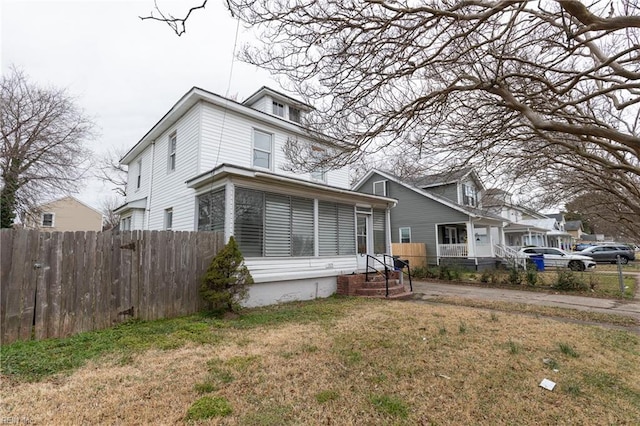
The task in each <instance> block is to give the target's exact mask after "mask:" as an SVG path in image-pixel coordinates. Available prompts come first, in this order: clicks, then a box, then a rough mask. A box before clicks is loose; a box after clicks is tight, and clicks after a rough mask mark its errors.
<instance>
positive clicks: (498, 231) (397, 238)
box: [353, 170, 508, 267]
mask: <svg viewBox="0 0 640 426" xmlns="http://www.w3.org/2000/svg"><path fill="white" fill-rule="evenodd" d="M353 189H354V190H355V191H358V192H364V193H367V194H373V195H378V196H384V197H390V198H395V199H397V200H398V204H397V206H396V207H395V208H394V209H391V211H390V222H391V226H390V228H391V241H392V243H424V244H426V249H427V258H428V263H429V264H440V263H441V261H442V260H443V259H450V258H456V259H457V260H458V262H459V263H462V264H466V265H467V266H475V267H479V266H483V265H495V261H496V257H498V256H504V252H503V247H504V233H503V227H504V226H505V224H506V223H507V222H508V221H507V220H506V219H504V218H502V217H500V216H497V215H494V214H492V213H488V212H485V211H483V210H482V209H481V208H480V207H481V206H480V203H479V200H480V198H481V197H480V195H481V193H482V191H483V190H484V186H483V185H482V182H481V181H480V179H479V178H478V176H477V174H476V173H475V172H474V171H473V170H465V171H463V172H456V173H450V174H446V175H443V174H440V175H431V176H424V177H421V178H420V179H417V180H415V181H414V182H411V183H408V182H406V181H403V180H401V179H400V178H398V177H397V176H394V175H392V174H390V173H387V172H383V171H380V170H371V171H370V172H369V173H367V174H366V175H365V176H364V177H363V178H362V179H361V180H360V181H359V182H358V183H357V184H356V185H354V187H353ZM461 259H465V261H460V260H461Z"/></svg>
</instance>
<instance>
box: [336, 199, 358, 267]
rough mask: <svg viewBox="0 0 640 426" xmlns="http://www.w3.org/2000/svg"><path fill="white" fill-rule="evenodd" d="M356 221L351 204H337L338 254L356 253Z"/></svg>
mask: <svg viewBox="0 0 640 426" xmlns="http://www.w3.org/2000/svg"><path fill="white" fill-rule="evenodd" d="M355 235H356V222H355V214H354V209H353V206H349V205H346V204H338V254H339V255H347V254H356V237H355Z"/></svg>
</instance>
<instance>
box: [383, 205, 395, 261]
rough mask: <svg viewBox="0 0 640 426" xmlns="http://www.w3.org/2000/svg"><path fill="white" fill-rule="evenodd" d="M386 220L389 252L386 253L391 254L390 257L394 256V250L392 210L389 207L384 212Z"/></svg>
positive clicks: (385, 237) (386, 237) (386, 239)
mask: <svg viewBox="0 0 640 426" xmlns="http://www.w3.org/2000/svg"><path fill="white" fill-rule="evenodd" d="M384 216H385V217H384V219H385V222H386V223H385V230H386V231H387V232H386V235H385V236H384V239H385V241H386V242H387V250H386V253H389V254H390V255H393V250H392V248H391V240H392V238H391V209H390V208H389V207H387V208H386V209H385V211H384Z"/></svg>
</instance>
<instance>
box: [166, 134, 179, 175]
mask: <svg viewBox="0 0 640 426" xmlns="http://www.w3.org/2000/svg"><path fill="white" fill-rule="evenodd" d="M177 145H178V134H177V133H176V132H173V133H172V134H171V135H170V136H169V150H168V151H169V161H168V163H169V164H168V165H169V171H170V172H172V171H174V170H175V169H176V146H177Z"/></svg>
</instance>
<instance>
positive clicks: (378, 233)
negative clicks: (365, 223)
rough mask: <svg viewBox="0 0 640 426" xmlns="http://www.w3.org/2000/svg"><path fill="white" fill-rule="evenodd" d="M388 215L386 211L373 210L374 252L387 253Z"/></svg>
mask: <svg viewBox="0 0 640 426" xmlns="http://www.w3.org/2000/svg"><path fill="white" fill-rule="evenodd" d="M386 225H387V220H386V215H385V211H384V210H375V209H374V210H373V252H374V253H376V254H379V253H386V251H387V242H386V234H387V233H386Z"/></svg>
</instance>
